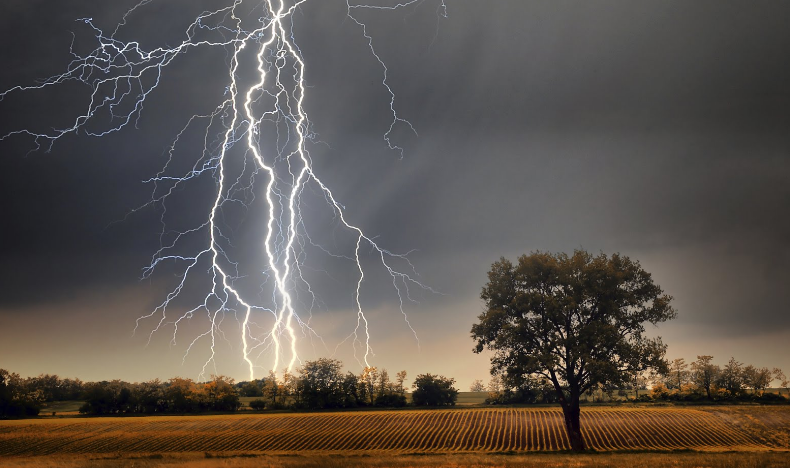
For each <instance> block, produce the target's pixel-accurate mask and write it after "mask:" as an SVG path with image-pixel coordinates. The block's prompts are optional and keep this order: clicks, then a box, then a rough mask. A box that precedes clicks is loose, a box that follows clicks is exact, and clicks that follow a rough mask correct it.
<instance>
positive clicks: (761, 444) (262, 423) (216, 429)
mask: <svg viewBox="0 0 790 468" xmlns="http://www.w3.org/2000/svg"><path fill="white" fill-rule="evenodd" d="M582 428H583V429H582V430H583V434H584V437H585V440H586V442H587V444H588V446H589V447H590V448H592V449H594V450H601V451H619V450H680V449H693V450H713V451H717V450H747V451H754V450H788V449H790V445H789V443H788V432H789V431H790V408H787V407H773V408H759V407H754V408H734V409H730V408H722V407H711V408H703V409H697V408H694V409H686V408H585V409H583V410H582ZM568 448H569V443H568V439H567V437H566V435H565V431H564V428H563V419H562V412H561V411H560V410H559V409H554V408H494V409H488V408H486V409H450V410H424V411H414V410H406V411H369V412H338V413H310V414H271V415H267V414H261V415H217V416H159V417H127V418H84V419H82V418H74V419H40V420H21V421H0V456H13V455H46V454H55V453H57V454H69V453H119V454H124V453H126V454H129V453H167V452H207V451H208V452H267V453H291V452H321V453H327V452H337V453H349V452H351V453H362V452H387V453H415V452H438V453H447V452H508V451H516V452H522V451H523V452H526V451H556V450H567V449H568Z"/></svg>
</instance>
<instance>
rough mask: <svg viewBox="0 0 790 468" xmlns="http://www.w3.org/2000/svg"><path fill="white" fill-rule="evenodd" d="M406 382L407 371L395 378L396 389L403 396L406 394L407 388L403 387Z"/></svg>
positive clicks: (401, 372) (399, 373)
mask: <svg viewBox="0 0 790 468" xmlns="http://www.w3.org/2000/svg"><path fill="white" fill-rule="evenodd" d="M404 382H406V371H405V370H402V371H400V372H398V373H397V374H396V378H395V387H396V388H397V392H398V393H400V394H401V395H404V394H405V393H406V387H405V386H404V385H403V384H404Z"/></svg>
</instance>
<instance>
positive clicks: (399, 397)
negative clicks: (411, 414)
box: [375, 393, 406, 408]
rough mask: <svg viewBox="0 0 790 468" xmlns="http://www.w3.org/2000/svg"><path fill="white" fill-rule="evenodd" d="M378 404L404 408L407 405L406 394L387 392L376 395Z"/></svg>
mask: <svg viewBox="0 0 790 468" xmlns="http://www.w3.org/2000/svg"><path fill="white" fill-rule="evenodd" d="M375 405H376V406H383V407H387V408H402V407H404V406H406V395H403V394H401V393H385V394H383V395H379V396H377V397H376V403H375Z"/></svg>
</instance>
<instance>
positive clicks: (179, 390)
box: [164, 377, 200, 413]
mask: <svg viewBox="0 0 790 468" xmlns="http://www.w3.org/2000/svg"><path fill="white" fill-rule="evenodd" d="M164 396H165V401H167V409H168V411H170V412H172V413H192V412H195V411H198V410H199V409H200V407H199V402H198V396H197V387H196V386H195V382H193V381H192V379H184V378H181V377H174V378H172V379H170V380H168V382H167V385H165V389H164Z"/></svg>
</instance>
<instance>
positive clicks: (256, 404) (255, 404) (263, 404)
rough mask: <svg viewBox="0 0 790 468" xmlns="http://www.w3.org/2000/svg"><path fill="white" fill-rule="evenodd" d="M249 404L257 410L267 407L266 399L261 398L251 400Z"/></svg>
mask: <svg viewBox="0 0 790 468" xmlns="http://www.w3.org/2000/svg"><path fill="white" fill-rule="evenodd" d="M249 405H250V408H252V409H254V410H255V411H262V410H264V409H265V408H266V401H264V400H261V399H260V398H259V399H257V400H252V401H250V403H249Z"/></svg>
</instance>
